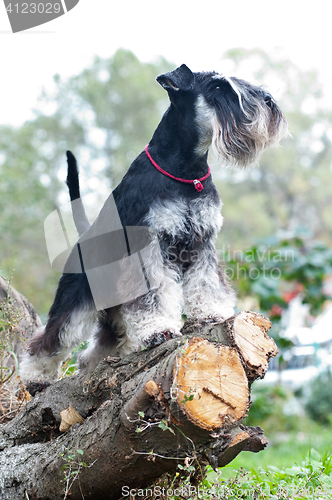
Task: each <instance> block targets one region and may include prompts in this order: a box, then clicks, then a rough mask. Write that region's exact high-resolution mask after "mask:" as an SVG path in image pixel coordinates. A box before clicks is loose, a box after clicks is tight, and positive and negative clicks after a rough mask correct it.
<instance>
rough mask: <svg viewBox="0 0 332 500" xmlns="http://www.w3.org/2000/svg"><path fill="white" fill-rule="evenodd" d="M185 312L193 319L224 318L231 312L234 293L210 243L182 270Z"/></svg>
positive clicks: (233, 304) (230, 314)
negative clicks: (187, 267) (193, 261)
mask: <svg viewBox="0 0 332 500" xmlns="http://www.w3.org/2000/svg"><path fill="white" fill-rule="evenodd" d="M183 293H184V301H185V314H186V315H187V317H188V318H194V319H200V320H204V319H218V320H219V319H225V318H229V317H230V316H232V315H233V314H234V309H233V308H234V306H235V301H236V297H235V293H234V291H233V290H232V289H231V287H230V286H229V284H228V282H227V278H226V276H225V275H224V272H223V270H222V269H221V268H220V266H219V264H218V256H217V253H216V250H215V248H214V246H213V244H212V243H211V244H210V246H209V247H207V248H205V249H204V250H202V251H201V252H200V253H199V256H198V259H197V261H196V262H195V263H193V264H192V265H191V266H190V267H189V269H187V271H186V272H185V274H184V279H183Z"/></svg>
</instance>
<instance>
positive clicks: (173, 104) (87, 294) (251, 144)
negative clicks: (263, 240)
mask: <svg viewBox="0 0 332 500" xmlns="http://www.w3.org/2000/svg"><path fill="white" fill-rule="evenodd" d="M157 82H158V83H159V84H160V85H161V86H162V87H163V88H164V89H165V90H166V91H167V92H168V96H169V99H170V106H169V108H168V109H167V111H166V112H165V114H164V116H163V117H162V120H161V122H160V123H159V125H158V127H157V129H156V131H155V132H154V134H153V137H152V139H151V141H150V143H149V144H148V146H147V147H146V148H145V150H143V151H142V152H141V153H140V154H139V156H138V157H137V158H136V159H135V160H134V161H133V163H132V164H131V166H130V168H129V170H128V171H127V173H126V175H125V176H124V178H123V179H122V181H121V182H120V184H119V185H118V186H117V187H116V189H115V190H114V192H113V193H112V195H111V196H110V198H109V199H108V200H107V201H106V203H105V205H104V207H103V208H102V210H101V212H100V214H99V216H98V217H97V219H96V221H95V222H94V223H93V224H92V225H91V226H90V225H89V222H88V220H87V218H86V216H85V214H84V209H83V208H82V207H83V206H82V205H81V206H80V207H79V209H78V211H77V213H78V215H77V213H76V218H75V210H74V209H73V212H74V219H75V224H76V227H77V229H78V232H79V233H80V234H81V236H80V239H79V243H80V245H81V247H82V248H81V250H80V247H79V244H78V245H77V246H76V247H75V249H76V254H75V255H76V258H75V256H74V253H75V252H74V249H73V251H72V253H71V254H70V256H69V258H68V261H67V263H66V265H65V268H64V269H65V271H64V274H63V275H62V277H61V278H60V282H59V285H58V289H57V291H56V296H55V300H54V303H53V305H52V307H51V309H50V312H49V318H48V322H47V325H46V327H45V329H44V330H43V331H42V332H40V333H39V334H38V335H37V336H36V337H35V338H34V339H33V340H32V341H31V343H30V346H29V348H28V352H27V353H26V354H25V356H24V359H23V362H22V364H21V377H22V379H23V380H25V381H38V382H52V381H54V380H56V379H57V377H58V372H59V366H60V364H61V362H62V361H63V360H64V359H66V358H67V357H68V356H69V355H70V353H71V351H72V349H73V348H74V347H76V346H77V345H78V344H79V343H80V342H82V341H84V340H86V339H88V338H89V337H91V335H92V339H91V341H90V343H89V347H88V348H87V349H86V351H84V353H83V355H82V356H81V358H80V360H79V369H80V370H81V371H82V372H91V371H93V369H94V368H95V367H96V365H97V364H98V362H99V361H100V360H101V359H103V358H105V357H107V356H108V355H119V356H124V355H126V354H128V353H130V352H133V351H137V350H139V349H141V348H142V347H143V346H146V347H149V346H152V345H155V344H158V343H160V342H163V341H165V340H167V339H169V338H171V337H175V336H179V335H181V333H180V330H181V328H182V314H183V313H184V314H185V315H186V316H187V318H194V319H197V320H200V321H211V320H224V319H225V318H228V317H229V316H231V315H232V314H233V307H234V305H235V294H234V292H233V290H232V289H231V287H230V285H229V284H228V282H227V279H226V276H225V273H224V272H223V270H222V268H221V267H220V265H219V262H218V256H217V252H216V248H215V240H216V237H217V234H218V231H219V230H220V228H221V226H222V216H221V213H220V210H221V205H222V204H221V201H220V198H219V195H218V192H217V189H216V187H215V185H214V184H213V182H212V176H211V173H210V167H209V165H208V163H207V156H208V151H209V148H210V147H211V146H212V149H213V151H214V153H215V154H216V157H217V158H218V159H219V160H220V163H221V164H223V165H237V166H243V167H244V166H247V165H249V164H251V163H254V162H256V161H257V160H258V158H259V156H260V155H261V153H262V152H263V150H264V149H266V148H267V147H268V146H270V145H273V144H277V143H278V142H279V141H280V139H281V138H282V137H284V136H286V135H287V123H286V120H285V118H284V115H283V113H282V112H281V110H280V108H279V107H278V106H277V104H276V102H275V101H274V99H273V98H272V96H271V95H270V94H269V93H267V92H265V91H264V90H262V88H260V87H257V86H254V85H250V84H249V83H247V82H246V81H243V80H240V79H238V78H234V77H225V76H223V75H220V74H217V73H215V72H200V73H193V72H192V71H191V70H190V69H189V68H188V67H187V66H186V65H184V64H183V65H182V66H180V67H178V68H176V69H175V70H174V71H171V72H169V73H165V74H162V75H160V76H158V77H157ZM67 157H68V168H69V174H68V180H67V183H68V186H69V188H70V195H71V200H75V199H79V185H78V177H77V178H75V175H77V174H75V169H76V162H75V158H74V157H73V155H71V153H70V152H68V153H67ZM73 172H74V173H73ZM111 205H112V207H113V208H114V209H115V210H116V211H117V214H118V218H119V219H118V222H117V224H115V225H114V224H113V223H114V220H112V219H114V217H113V216H112V217H110V213H112V214H114V213H115V212H114V211H112V210H113V208H112V210H111V211H110V206H111ZM115 218H116V217H115ZM112 224H113V226H112ZM119 227H121V228H122V230H124V229H126V228H127V229H128V231H127V233H128V234H127V233H126V234H125V240H126V243H127V244H128V239H129V238H130V236H129V228H135V227H136V228H137V227H138V228H146V229H148V230H151V231H152V233H153V234H154V235H156V237H157V240H158V244H159V253H158V252H157V250H156V248H157V247H156V245H155V240H154V237H153V236H151V238H150V240H149V241H148V244H145V247H146V249H147V252H146V259H145V261H144V264H145V265H146V267H147V268H148V267H149V270H148V271H145V274H144V269H143V274H144V277H145V280H146V281H147V282H148V290H147V291H146V293H143V292H142V293H141V294H137V293H136V295H135V294H130V290H133V289H134V288H135V286H137V281H135V279H134V277H133V275H134V274H135V273H134V271H133V266H132V265H131V264H129V265H128V266H127V267H126V266H123V272H122V274H121V276H120V278H119V279H118V284H117V287H118V288H119V289H125V290H126V294H125V295H124V299H123V301H122V303H121V299H119V300H118V303H116V304H115V305H112V304H111V306H110V304H109V303H107V298H106V299H105V301H104V302H103V298H102V295H103V294H102V293H101V294H100V295H101V298H100V297H99V299H98V300H97V301H99V306H98V307H96V298H95V293H97V292H94V290H97V291H98V283H100V280H101V279H102V276H101V274H102V273H101V274H99V277H98V278H97V279H96V281H95V282H94V283H92V281H93V280H90V274H89V269H88V268H91V267H93V265H90V267H89V265H88V266H87V265H85V264H86V260H85V261H84V259H83V262H82V252H83V250H82V249H83V246H82V245H83V244H84V243H85V244H87V242H89V241H90V242H91V240H93V239H95V240H96V239H97V240H98V238H99V236H100V235H102V237H103V239H101V240H100V239H99V240H98V242H97V243H96V245H95V246H94V247H93V246H92V250H91V248H90V257H91V255H92V257H91V258H92V260H93V259H94V256H93V255H94V249H95V248H96V246H97V247H98V248H99V251H100V249H101V247H102V248H103V250H104V253H105V255H106V254H107V251H109V248H110V245H117V244H118V243H116V242H115V238H113V239H112V238H108V237H107V233H108V234H110V233H111V232H113V233H114V230H118V229H119ZM100 228H102V229H101V230H100ZM113 233H112V234H113ZM118 234H120V233H118ZM144 237H145V236H144ZM147 238H148V237H147ZM120 246H121V245H120ZM143 246H144V245H141V246H140V249H142V248H143ZM105 247H106V248H105ZM128 255H130V254H129V253H128V254H127V257H128ZM103 258H104V257H103ZM103 258H102V259H101V260H102V262H105V261H104V260H103ZM105 258H106V257H105ZM128 258H129V257H128ZM97 260H98V259H97ZM128 262H129V261H128ZM79 264H81V267H79V266H78V265H79ZM99 264H100V262H99ZM77 266H78V267H79V270H78V271H77V270H76V269H78V267H77ZM84 266H85V268H84ZM94 267H97V265H94ZM100 267H101V268H102V269H104V268H105V269H106V267H105V266H104V267H103V266H101V265H100ZM143 267H144V266H143ZM102 272H103V271H102ZM121 287H122V288H121ZM127 292H128V293H127ZM138 295H139V296H138ZM126 297H127V299H128V297H129V299H130V298H131V297H133V298H131V299H130V300H126ZM100 304H101V305H100Z"/></svg>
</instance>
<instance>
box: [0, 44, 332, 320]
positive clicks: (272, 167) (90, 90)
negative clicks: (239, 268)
mask: <svg viewBox="0 0 332 500" xmlns="http://www.w3.org/2000/svg"><path fill="white" fill-rule="evenodd" d="M224 63H225V67H227V68H228V71H227V72H228V73H230V74H234V75H236V76H239V77H241V76H243V75H245V77H246V78H247V79H248V80H250V81H251V82H253V83H257V84H259V85H261V84H264V86H267V87H268V89H269V91H271V93H272V94H273V95H275V96H276V98H277V100H278V102H279V104H280V106H281V107H282V109H283V110H284V112H285V114H286V117H287V119H288V121H289V126H290V131H291V134H292V137H289V138H287V139H286V140H284V141H283V142H282V145H281V147H280V148H275V149H271V150H269V151H267V152H266V153H264V155H263V157H262V159H261V161H260V166H259V167H257V166H253V167H251V168H250V169H248V170H246V171H235V170H229V169H220V168H218V167H217V166H216V165H215V161H214V159H213V158H211V159H210V163H211V166H212V172H213V177H214V180H215V181H216V184H217V186H218V189H219V191H220V194H221V197H222V200H223V202H224V208H223V215H224V218H225V223H224V227H223V230H222V232H221V234H220V237H219V241H218V245H219V248H220V250H221V251H222V253H224V254H225V252H227V250H230V251H233V250H243V251H244V250H246V249H248V248H250V247H252V246H253V245H254V246H255V245H257V244H256V243H255V241H256V239H257V238H266V237H268V236H270V235H277V233H278V232H280V230H283V231H288V232H290V233H289V234H291V233H292V232H293V231H294V230H296V228H297V227H298V226H303V227H306V228H307V229H308V230H309V231H310V232H311V234H312V237H313V238H315V239H319V240H322V241H323V242H324V243H325V245H327V246H330V247H331V242H332V219H331V217H330V213H331V203H330V191H331V185H332V182H331V141H332V133H331V130H332V127H331V124H332V109H331V107H330V108H329V107H328V105H327V103H326V101H325V99H324V95H323V93H322V90H321V85H320V83H319V75H317V74H315V73H313V72H305V71H301V70H300V69H298V68H297V67H296V66H295V65H294V64H292V63H291V62H289V61H284V60H282V61H281V60H277V59H275V58H273V59H272V58H270V57H268V55H267V54H265V53H264V52H262V51H260V50H254V51H245V50H240V49H239V50H233V51H230V52H228V53H227V54H226V55H225V58H224ZM172 68H174V64H171V63H170V62H168V61H166V60H165V59H163V58H160V59H159V60H157V61H156V62H155V63H141V62H140V61H139V60H138V59H137V58H136V57H135V55H134V54H132V53H131V52H129V51H127V50H123V49H120V50H119V51H117V52H116V53H115V55H114V56H113V57H112V58H110V59H101V58H96V59H95V61H94V62H93V64H92V65H91V67H89V68H87V69H86V70H84V71H83V72H82V73H81V74H79V75H77V76H75V77H72V78H70V79H68V80H67V81H64V80H62V78H61V77H60V76H59V75H56V76H55V77H54V87H53V89H49V90H47V91H44V92H43V95H42V96H41V98H40V102H39V103H38V107H37V110H36V115H35V119H34V120H32V121H30V122H27V123H25V124H24V125H23V126H22V127H21V128H19V129H16V128H12V127H6V126H2V127H1V129H0V231H1V237H2V240H1V248H0V268H1V272H2V273H3V274H5V276H7V277H8V276H9V275H10V274H11V273H12V269H15V271H14V279H13V285H14V286H15V287H16V288H17V289H18V290H19V291H20V292H22V293H23V294H25V295H26V296H27V297H28V298H29V300H30V301H31V302H32V303H33V304H34V306H35V307H36V309H37V312H38V313H39V314H41V315H42V317H43V319H45V315H46V313H47V310H48V308H49V306H50V304H51V301H52V298H53V295H54V291H55V287H56V283H57V280H58V278H59V275H58V274H57V273H55V272H54V271H52V270H51V267H50V265H49V261H48V257H47V252H46V246H45V241H44V235H43V221H44V219H45V218H46V216H47V215H48V214H49V213H50V212H51V211H52V210H53V209H54V208H55V206H56V204H59V203H60V204H61V203H64V202H66V201H68V195H67V192H66V187H65V184H64V180H65V176H66V161H65V151H66V150H67V149H71V150H72V151H73V152H74V154H75V155H76V156H77V158H78V161H79V165H80V168H81V172H82V175H81V184H82V194H87V193H88V192H90V191H96V190H97V191H98V190H101V189H104V188H105V187H107V188H112V189H113V188H114V187H115V186H116V184H117V183H118V182H119V180H120V179H121V177H122V175H123V174H124V172H125V171H126V169H127V168H128V166H129V164H130V163H131V161H132V160H133V159H134V158H135V156H136V155H137V154H139V153H140V151H141V150H142V149H143V147H144V146H145V144H146V143H147V142H148V141H149V139H150V137H151V134H152V133H153V131H154V129H155V127H156V125H157V124H158V122H159V120H160V117H161V115H162V113H163V112H164V111H165V110H166V108H167V106H168V99H167V95H166V93H165V91H164V90H163V89H162V88H161V87H160V86H159V85H158V84H157V83H156V82H155V77H156V76H157V75H158V74H160V73H162V72H164V71H168V70H170V69H172ZM226 260H227V259H226ZM253 281H254V282H253V283H252V285H254V284H256V288H257V287H258V286H259V282H258V281H256V282H255V280H253ZM242 285H243V284H242ZM242 285H241V284H240V283H239V287H240V295H241V293H242V292H241V286H242ZM243 286H244V285H243ZM256 292H257V290H256ZM256 292H255V291H254V290H253V289H251V288H250V287H249V288H248V287H244V289H243V294H244V293H246V294H248V293H254V294H255V293H256ZM256 295H257V294H256ZM276 303H279V302H278V301H277V302H276ZM261 306H262V307H263V304H261ZM266 307H267V306H266ZM264 308H265V306H264Z"/></svg>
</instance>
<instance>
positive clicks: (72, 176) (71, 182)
mask: <svg viewBox="0 0 332 500" xmlns="http://www.w3.org/2000/svg"><path fill="white" fill-rule="evenodd" d="M67 164H68V171H67V180H66V184H67V186H68V189H69V196H70V201H71V202H72V204H71V207H72V211H73V218H74V223H75V226H76V229H77V232H78V234H79V235H80V236H81V234H83V233H85V231H87V230H88V229H89V227H90V225H91V224H90V222H89V219H88V218H87V215H86V213H85V209H84V205H83V202H82V198H81V194H80V182H79V175H78V167H77V162H76V158H75V156H74V155H73V153H72V152H71V151H67ZM73 202H74V203H73Z"/></svg>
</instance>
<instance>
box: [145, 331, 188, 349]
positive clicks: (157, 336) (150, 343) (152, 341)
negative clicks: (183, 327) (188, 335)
mask: <svg viewBox="0 0 332 500" xmlns="http://www.w3.org/2000/svg"><path fill="white" fill-rule="evenodd" d="M179 335H181V334H175V333H174V332H170V331H169V330H165V331H164V332H156V333H154V334H153V335H152V336H151V337H148V338H147V339H145V340H143V345H144V347H145V348H148V349H149V348H151V347H156V346H157V345H160V344H162V343H163V342H166V341H167V340H171V339H174V338H175V337H178V336H179Z"/></svg>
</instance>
